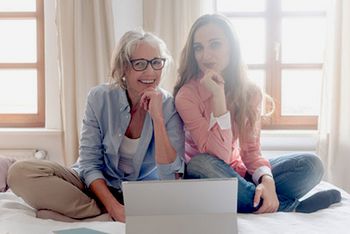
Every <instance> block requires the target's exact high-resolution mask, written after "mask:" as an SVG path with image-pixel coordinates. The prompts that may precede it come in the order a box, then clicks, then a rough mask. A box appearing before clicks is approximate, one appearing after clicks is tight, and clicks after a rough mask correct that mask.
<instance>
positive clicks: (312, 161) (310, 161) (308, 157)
mask: <svg viewBox="0 0 350 234" xmlns="http://www.w3.org/2000/svg"><path fill="white" fill-rule="evenodd" d="M304 162H305V165H307V166H308V171H309V172H310V174H312V175H313V176H314V178H315V180H317V181H318V182H319V181H321V179H322V177H323V173H324V169H323V164H322V161H321V159H320V158H319V157H318V156H317V155H316V154H313V153H308V154H305V155H304Z"/></svg>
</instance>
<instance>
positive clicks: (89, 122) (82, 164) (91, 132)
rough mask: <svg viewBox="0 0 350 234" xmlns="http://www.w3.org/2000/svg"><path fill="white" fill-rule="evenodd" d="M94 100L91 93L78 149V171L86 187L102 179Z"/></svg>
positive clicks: (99, 133)
mask: <svg viewBox="0 0 350 234" xmlns="http://www.w3.org/2000/svg"><path fill="white" fill-rule="evenodd" d="M95 98H96V97H95V96H94V94H93V92H90V93H89V95H88V98H87V104H86V109H85V114H84V118H83V124H82V131H81V137H80V147H79V170H78V171H79V175H80V177H81V178H82V179H83V181H84V182H85V184H86V186H88V187H89V186H90V184H91V183H92V182H93V181H94V180H96V179H100V178H102V179H104V176H103V174H102V168H103V153H102V151H103V150H102V133H101V129H100V127H99V122H98V121H97V118H96V115H95V112H94V108H93V107H94V104H95Z"/></svg>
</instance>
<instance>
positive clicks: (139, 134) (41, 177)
mask: <svg viewBox="0 0 350 234" xmlns="http://www.w3.org/2000/svg"><path fill="white" fill-rule="evenodd" d="M169 60H170V56H169V53H168V50H167V48H166V45H165V44H164V42H163V41H162V40H161V39H159V38H158V37H156V36H155V35H153V34H151V33H144V32H138V31H130V32H127V33H126V34H125V35H124V36H123V37H122V38H121V41H120V43H119V46H118V47H117V48H116V51H115V53H114V55H113V57H112V72H111V81H110V84H104V85H100V86H97V87H95V88H93V89H92V90H91V91H90V93H89V95H88V98H87V104H86V110H85V116H84V119H83V125H82V132H81V139H80V155H79V156H80V157H79V160H78V161H77V162H76V164H75V165H73V167H72V168H71V169H70V168H65V167H63V166H61V165H59V164H57V163H55V162H50V161H39V160H35V161H34V160H32V161H19V162H17V163H15V164H14V165H13V166H12V167H11V168H10V170H9V175H8V183H9V186H10V188H11V189H12V191H13V192H14V193H16V194H17V195H18V196H21V197H22V198H23V199H24V200H25V201H26V202H27V203H28V204H30V205H31V206H33V207H34V208H36V209H38V210H39V212H38V216H39V217H47V216H49V218H54V219H61V220H65V221H67V220H68V221H74V220H76V219H79V220H81V219H86V218H90V217H96V216H99V215H101V214H102V213H104V212H106V211H107V212H108V214H109V215H110V216H111V217H112V219H114V220H117V221H122V222H124V221H125V214H124V206H123V196H122V187H121V182H122V181H125V180H157V179H175V176H176V173H177V172H178V171H180V170H181V169H183V160H182V156H183V154H184V133H183V125H182V121H181V119H180V117H179V115H178V114H177V112H176V110H175V105H174V101H173V98H172V96H171V95H170V94H169V93H167V92H166V91H164V90H162V89H161V88H159V87H158V85H159V82H160V80H161V77H162V75H164V74H163V73H162V70H163V68H164V67H165V66H166V64H167V63H168V62H169ZM140 199H142V197H140Z"/></svg>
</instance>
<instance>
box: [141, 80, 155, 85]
mask: <svg viewBox="0 0 350 234" xmlns="http://www.w3.org/2000/svg"><path fill="white" fill-rule="evenodd" d="M155 81H156V80H139V82H141V83H142V84H153V83H154V82H155Z"/></svg>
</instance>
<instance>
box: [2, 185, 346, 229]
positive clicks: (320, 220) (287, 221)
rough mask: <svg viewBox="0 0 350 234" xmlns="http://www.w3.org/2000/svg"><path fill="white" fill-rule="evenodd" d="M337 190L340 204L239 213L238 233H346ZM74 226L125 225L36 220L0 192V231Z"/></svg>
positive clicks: (343, 208)
mask: <svg viewBox="0 0 350 234" xmlns="http://www.w3.org/2000/svg"><path fill="white" fill-rule="evenodd" d="M329 188H336V187H335V186H333V185H331V184H329V183H326V182H322V183H320V184H319V185H318V186H317V187H316V188H315V189H314V190H313V191H312V192H315V191H318V190H324V189H329ZM338 189H339V188H338ZM340 191H341V192H342V197H343V199H342V201H341V203H339V204H336V205H333V206H331V207H330V208H328V209H325V210H322V211H318V212H315V213H312V214H301V213H283V212H279V213H274V214H261V215H255V214H239V215H238V229H239V233H242V234H250V233H259V234H264V233H266V234H267V233H269V234H271V233H276V234H277V233H278V234H281V233H293V234H295V233H303V234H304V233H317V234H320V233H337V234H343V233H344V234H346V233H350V194H348V193H346V192H345V191H343V190H340ZM77 227H86V228H91V229H95V230H98V231H103V232H107V233H110V234H124V233H125V225H124V224H122V223H119V222H79V223H64V222H57V221H53V220H42V219H38V218H35V211H34V210H33V209H32V208H31V207H29V206H28V205H27V204H25V202H23V200H22V199H20V198H19V197H17V196H15V195H14V194H13V193H12V192H6V193H0V234H32V233H33V234H34V233H35V234H48V233H53V231H54V230H61V229H68V228H77ZM217 233H220V231H219V230H218V232H217Z"/></svg>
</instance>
